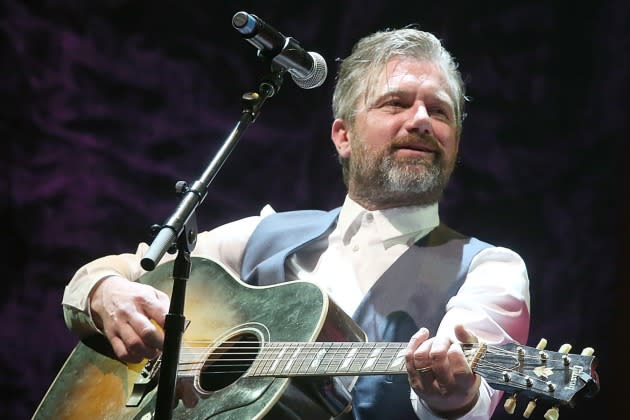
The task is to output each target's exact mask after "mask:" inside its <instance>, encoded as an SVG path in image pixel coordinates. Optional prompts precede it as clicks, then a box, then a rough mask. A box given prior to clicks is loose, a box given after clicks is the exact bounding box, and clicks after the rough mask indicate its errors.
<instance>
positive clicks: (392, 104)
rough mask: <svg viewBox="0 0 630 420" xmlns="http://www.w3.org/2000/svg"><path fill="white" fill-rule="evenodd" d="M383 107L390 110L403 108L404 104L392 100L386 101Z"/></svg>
mask: <svg viewBox="0 0 630 420" xmlns="http://www.w3.org/2000/svg"><path fill="white" fill-rule="evenodd" d="M383 106H388V107H392V108H404V106H405V105H404V104H403V102H401V101H399V100H396V99H392V100H390V101H386V102H385V103H383Z"/></svg>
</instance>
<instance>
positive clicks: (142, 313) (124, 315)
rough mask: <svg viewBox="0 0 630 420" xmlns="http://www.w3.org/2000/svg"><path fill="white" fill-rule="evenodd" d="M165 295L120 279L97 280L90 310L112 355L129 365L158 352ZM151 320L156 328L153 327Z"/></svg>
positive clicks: (153, 355)
mask: <svg viewBox="0 0 630 420" xmlns="http://www.w3.org/2000/svg"><path fill="white" fill-rule="evenodd" d="M168 306H169V298H168V296H167V295H166V294H165V293H163V292H161V291H159V290H157V289H154V288H153V287H151V286H147V285H145V284H141V283H137V282H133V281H129V280H127V279H125V278H122V277H116V276H112V277H108V278H106V279H104V280H103V281H101V282H100V283H99V284H98V285H97V286H96V287H95V288H94V290H93V291H92V294H91V296H90V310H91V311H92V317H93V319H94V322H95V324H96V326H97V327H98V328H100V329H101V330H102V331H103V332H104V333H105V335H106V336H107V339H108V340H109V342H110V343H111V345H112V348H113V350H114V353H116V356H118V358H119V359H120V360H121V361H123V362H129V363H138V362H140V361H141V360H142V359H144V358H147V359H151V358H153V357H155V356H157V354H158V353H159V351H160V350H161V349H162V344H163V341H164V334H163V332H162V329H161V328H159V327H162V328H163V327H164V319H165V316H166V313H167V312H168ZM152 320H153V321H155V323H157V325H159V327H158V326H156V325H155V323H154V322H151V321H152Z"/></svg>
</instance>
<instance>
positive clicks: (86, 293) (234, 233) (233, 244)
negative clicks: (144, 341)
mask: <svg viewBox="0 0 630 420" xmlns="http://www.w3.org/2000/svg"><path fill="white" fill-rule="evenodd" d="M272 213H274V210H273V209H272V208H271V206H269V205H266V206H265V207H264V208H263V209H262V210H261V212H260V214H259V215H258V216H251V217H247V218H244V219H240V220H237V221H235V222H231V223H228V224H225V225H222V226H219V227H217V228H215V229H213V230H210V231H206V232H202V233H200V234H199V235H198V237H197V243H196V245H195V248H194V250H193V251H192V253H191V255H193V256H199V257H204V258H208V259H211V260H214V261H217V262H220V263H222V264H224V265H225V266H226V267H228V268H230V269H231V270H232V271H233V272H234V273H236V274H237V275H238V274H240V269H241V260H242V257H243V251H244V249H245V245H246V244H247V241H248V240H249V237H250V236H251V234H252V232H253V231H254V229H255V228H256V226H258V223H259V222H260V221H261V220H262V219H263V218H264V217H266V216H268V215H269V214H272ZM148 248H149V245H147V244H146V243H141V244H139V245H138V248H137V250H136V252H135V253H134V254H131V253H128V254H119V255H108V256H106V257H102V258H99V259H97V260H94V261H92V262H90V263H88V264H86V265H84V266H83V267H81V268H80V269H79V270H78V271H77V272H76V273H75V275H74V276H73V277H72V279H71V280H70V282H69V283H68V285H67V286H66V288H65V290H64V295H63V301H62V305H63V314H64V319H65V322H66V325H67V326H68V328H69V329H70V330H71V331H73V332H74V333H76V334H77V335H79V336H80V337H83V336H86V335H88V334H91V333H94V332H98V329H97V328H96V326H95V325H94V321H93V320H92V316H91V313H90V295H91V293H92V290H93V289H94V287H95V286H96V285H97V284H98V283H99V282H101V281H103V280H104V279H106V278H108V277H111V276H120V277H124V278H126V279H128V280H132V281H135V280H137V279H139V278H140V277H141V276H142V275H143V274H144V273H145V270H143V269H142V267H141V266H140V261H141V259H142V257H143V256H144V254H145V253H146V251H147V250H148ZM174 258H175V256H174V255H171V254H165V255H164V257H163V258H162V260H161V261H160V264H163V263H165V262H167V261H171V260H173V259H174Z"/></svg>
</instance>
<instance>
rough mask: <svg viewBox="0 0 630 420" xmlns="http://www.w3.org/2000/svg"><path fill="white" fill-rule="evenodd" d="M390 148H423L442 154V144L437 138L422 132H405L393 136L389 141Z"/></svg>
mask: <svg viewBox="0 0 630 420" xmlns="http://www.w3.org/2000/svg"><path fill="white" fill-rule="evenodd" d="M389 146H390V149H391V150H392V151H393V150H395V149H401V148H411V149H425V150H429V151H431V152H434V153H436V154H442V145H441V144H440V142H439V141H437V139H436V138H435V137H433V136H431V135H423V134H405V135H403V136H399V137H396V138H394V139H393V140H392V141H391V142H390V143H389Z"/></svg>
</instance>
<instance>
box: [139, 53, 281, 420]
mask: <svg viewBox="0 0 630 420" xmlns="http://www.w3.org/2000/svg"><path fill="white" fill-rule="evenodd" d="M284 73H285V70H282V69H279V68H278V67H276V66H274V65H272V66H271V73H270V75H269V76H268V77H266V78H264V79H263V80H262V81H261V83H260V84H259V87H258V92H247V93H245V94H244V95H243V96H242V101H243V111H242V113H241V117H240V119H239V121H238V123H237V124H236V125H235V127H234V128H233V129H232V132H231V133H230V134H229V135H228V137H227V138H226V139H225V141H224V143H223V145H222V146H221V148H220V149H219V151H218V152H217V154H216V156H215V157H214V158H213V159H212V161H211V162H210V164H209V165H208V167H207V168H206V170H205V171H204V172H203V174H202V175H201V177H200V178H199V179H198V180H196V181H195V182H194V183H193V184H192V185H191V186H188V185H187V184H186V182H184V181H179V182H178V183H177V185H176V192H177V193H178V194H179V195H181V196H182V199H181V202H180V204H179V205H178V206H177V208H176V209H175V211H174V212H173V214H172V215H171V217H169V219H168V220H167V221H166V222H165V223H164V224H163V225H161V226H159V225H157V226H154V227H153V231H154V233H155V234H156V236H155V238H154V239H153V242H152V243H151V246H150V247H149V250H148V251H147V253H146V254H145V256H144V258H143V259H142V261H141V262H140V264H141V265H142V268H144V269H145V270H147V271H151V270H153V269H154V268H155V266H156V265H157V263H158V262H159V261H160V259H161V258H162V257H163V256H164V254H165V253H166V252H167V251H173V248H175V250H176V252H177V256H176V258H175V263H174V266H173V291H172V294H171V303H170V306H169V313H168V314H167V315H166V320H165V322H164V346H163V349H162V358H161V367H160V371H159V372H160V374H159V375H160V377H159V382H158V391H157V397H156V404H155V415H154V417H153V418H154V419H156V420H170V419H171V418H172V415H173V408H174V407H175V386H176V383H177V366H178V364H179V350H180V345H181V339H182V336H183V334H184V325H185V322H186V318H185V317H184V301H185V297H186V284H187V280H188V278H189V276H190V270H191V261H190V252H191V251H192V250H193V249H194V247H195V244H196V240H197V226H196V217H195V214H194V212H195V209H196V208H197V207H198V206H199V204H201V202H202V201H203V200H204V199H205V197H206V195H207V192H208V187H209V185H210V183H211V182H212V180H213V179H214V177H215V176H216V174H217V173H218V172H219V169H221V166H223V163H225V161H226V160H227V157H228V156H229V155H230V153H231V152H232V151H233V150H234V148H235V147H236V144H237V143H238V141H239V140H240V138H241V137H242V136H243V133H244V132H245V130H246V129H247V128H248V127H249V125H250V124H251V123H253V122H254V121H256V118H257V117H258V115H259V113H260V109H261V108H262V106H263V104H264V103H265V102H266V101H267V99H269V98H271V97H272V96H273V95H275V94H276V93H277V92H278V91H279V90H280V87H281V86H282V81H283V76H284Z"/></svg>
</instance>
